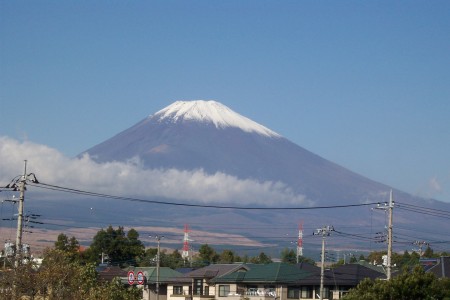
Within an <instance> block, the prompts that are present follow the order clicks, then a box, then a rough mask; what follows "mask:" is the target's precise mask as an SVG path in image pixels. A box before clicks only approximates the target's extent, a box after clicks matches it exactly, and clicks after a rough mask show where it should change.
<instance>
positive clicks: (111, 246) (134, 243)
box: [87, 226, 145, 266]
mask: <svg viewBox="0 0 450 300" xmlns="http://www.w3.org/2000/svg"><path fill="white" fill-rule="evenodd" d="M144 251H145V247H144V245H143V244H142V242H141V241H140V240H139V234H138V233H137V231H136V230H134V229H130V230H129V232H128V233H127V234H126V235H125V231H124V229H123V227H121V226H119V227H118V228H117V229H114V228H113V227H112V226H109V227H108V228H107V229H106V230H103V229H102V230H100V231H99V232H97V234H96V235H95V236H94V239H93V242H92V244H91V246H90V247H89V249H88V250H87V252H88V257H89V258H90V261H96V262H97V261H99V260H100V257H101V256H102V253H103V254H106V255H107V256H108V258H109V261H110V262H111V263H112V264H118V265H120V266H127V265H131V264H136V261H137V260H138V258H140V257H142V256H143V255H144Z"/></svg>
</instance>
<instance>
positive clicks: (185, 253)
mask: <svg viewBox="0 0 450 300" xmlns="http://www.w3.org/2000/svg"><path fill="white" fill-rule="evenodd" d="M181 257H183V259H189V258H190V257H189V227H188V225H187V224H184V239H183V252H182V253H181Z"/></svg>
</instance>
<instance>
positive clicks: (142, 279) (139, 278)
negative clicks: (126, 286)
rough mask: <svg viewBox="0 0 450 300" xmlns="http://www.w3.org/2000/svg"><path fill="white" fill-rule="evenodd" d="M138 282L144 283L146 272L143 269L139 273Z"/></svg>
mask: <svg viewBox="0 0 450 300" xmlns="http://www.w3.org/2000/svg"><path fill="white" fill-rule="evenodd" d="M137 282H138V284H144V273H142V271H139V272H138V273H137Z"/></svg>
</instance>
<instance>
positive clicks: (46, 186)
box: [29, 182, 379, 210]
mask: <svg viewBox="0 0 450 300" xmlns="http://www.w3.org/2000/svg"><path fill="white" fill-rule="evenodd" d="M29 185H31V186H34V187H38V188H44V189H49V190H56V191H60V192H66V193H72V194H79V195H84V196H91V197H99V198H108V199H115V200H124V201H132V202H142V203H148V204H160V205H172V206H185V207H197V208H217V209H238V210H312V209H332V208H349V207H360V206H368V205H375V204H378V203H379V202H374V203H360V204H347V205H330V206H310V207H243V206H220V205H204V204H190V203H179V202H168V201H158V200H148V199H139V198H132V197H122V196H115V195H108V194H102V193H96V192H89V191H83V190H79V189H73V188H67V187H61V186H57V185H51V184H46V183H43V182H40V183H39V184H31V183H30V184H29Z"/></svg>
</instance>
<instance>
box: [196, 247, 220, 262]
mask: <svg viewBox="0 0 450 300" xmlns="http://www.w3.org/2000/svg"><path fill="white" fill-rule="evenodd" d="M198 253H199V255H198V259H197V261H196V264H197V265H203V266H204V265H209V264H211V263H216V262H217V260H218V259H219V255H218V254H217V253H216V251H215V250H214V249H213V248H212V247H211V246H209V245H208V244H203V245H201V246H200V248H199V250H198Z"/></svg>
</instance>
